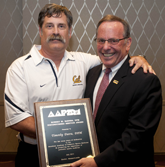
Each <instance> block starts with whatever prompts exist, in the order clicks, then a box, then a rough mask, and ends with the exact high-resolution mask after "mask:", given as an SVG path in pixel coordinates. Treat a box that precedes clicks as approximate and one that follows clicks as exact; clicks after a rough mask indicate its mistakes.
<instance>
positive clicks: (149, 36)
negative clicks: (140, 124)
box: [23, 0, 165, 97]
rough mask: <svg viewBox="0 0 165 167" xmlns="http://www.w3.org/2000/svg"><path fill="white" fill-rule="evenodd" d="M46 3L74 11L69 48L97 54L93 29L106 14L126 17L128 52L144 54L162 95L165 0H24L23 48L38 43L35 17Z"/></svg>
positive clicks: (163, 81) (164, 92)
mask: <svg viewBox="0 0 165 167" xmlns="http://www.w3.org/2000/svg"><path fill="white" fill-rule="evenodd" d="M46 3H57V4H60V5H64V6H66V7H67V8H69V9H70V10H71V12H72V14H73V20H74V22H73V31H72V38H71V40H70V45H69V47H68V50H74V51H83V52H90V53H92V54H96V44H95V42H94V41H93V40H94V38H95V29H96V25H97V23H98V21H99V20H100V19H101V18H102V17H103V16H104V15H106V14H114V15H117V16H119V17H121V18H123V19H125V20H127V21H128V23H129V24H130V27H131V37H132V39H133V43H132V46H131V50H130V54H131V55H137V54H143V55H146V57H147V60H148V62H149V63H150V64H151V65H152V66H153V68H154V70H155V71H156V73H157V75H158V76H159V78H160V80H161V83H162V85H163V96H164V97H165V0H23V18H24V19H23V25H24V26H23V51H24V53H28V51H29V49H30V47H31V46H32V45H33V44H34V43H36V44H39V43H40V38H39V34H38V24H37V17H38V13H39V11H40V9H41V8H42V7H43V6H44V5H45V4H46Z"/></svg>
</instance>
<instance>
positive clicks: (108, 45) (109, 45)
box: [103, 41, 111, 50]
mask: <svg viewBox="0 0 165 167" xmlns="http://www.w3.org/2000/svg"><path fill="white" fill-rule="evenodd" d="M110 47H111V44H110V43H108V41H105V43H104V44H103V49H104V50H108V49H110Z"/></svg>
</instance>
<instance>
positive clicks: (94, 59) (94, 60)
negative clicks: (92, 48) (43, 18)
mask: <svg viewBox="0 0 165 167" xmlns="http://www.w3.org/2000/svg"><path fill="white" fill-rule="evenodd" d="M71 54H72V55H74V57H75V58H76V59H79V60H82V61H83V62H84V63H85V64H86V67H87V69H88V70H90V69H91V68H93V67H95V66H97V65H99V64H101V60H100V58H99V56H97V55H91V54H89V53H83V52H71Z"/></svg>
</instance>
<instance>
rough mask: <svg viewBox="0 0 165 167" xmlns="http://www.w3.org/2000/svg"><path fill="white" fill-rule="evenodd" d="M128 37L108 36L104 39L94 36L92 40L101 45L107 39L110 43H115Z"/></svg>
mask: <svg viewBox="0 0 165 167" xmlns="http://www.w3.org/2000/svg"><path fill="white" fill-rule="evenodd" d="M127 38H128V37H124V38H122V39H115V38H110V39H108V40H105V39H101V38H95V39H94V40H95V41H96V42H97V43H99V44H100V45H103V44H104V43H105V41H108V43H109V44H112V45H117V44H118V43H119V41H121V40H124V39H127Z"/></svg>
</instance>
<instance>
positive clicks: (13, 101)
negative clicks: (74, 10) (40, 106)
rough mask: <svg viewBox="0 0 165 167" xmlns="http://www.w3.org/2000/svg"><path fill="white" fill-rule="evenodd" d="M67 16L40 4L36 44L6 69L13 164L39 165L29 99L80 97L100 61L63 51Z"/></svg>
mask: <svg viewBox="0 0 165 167" xmlns="http://www.w3.org/2000/svg"><path fill="white" fill-rule="evenodd" d="M72 20H73V19H72V14H71V12H70V11H69V10H68V9H67V8H66V7H64V6H60V5H56V4H47V5H45V7H44V8H43V9H42V10H41V11H40V13H39V16H38V24H39V33H40V38H41V45H34V46H33V47H32V48H31V50H30V52H29V53H28V54H27V55H25V56H23V57H20V58H18V59H17V60H15V61H14V62H13V63H12V65H11V66H10V67H9V69H8V71H7V75H6V84H5V118H6V121H5V126H6V127H10V128H12V129H14V130H17V131H19V132H20V133H19V135H18V138H19V139H20V142H19V147H18V152H17V156H16V163H15V166H16V167H26V166H27V167H29V166H31V167H33V166H35V167H37V166H39V161H38V153H37V145H36V144H37V142H36V129H35V121H34V102H41V101H55V100H67V99H78V98H82V97H83V94H84V90H85V86H86V74H87V72H88V70H89V69H91V68H92V67H94V66H96V65H98V64H100V59H99V57H98V56H96V55H90V54H86V53H80V52H68V51H67V50H66V48H67V46H68V44H69V39H70V38H71V26H72ZM141 59H142V60H141ZM134 61H140V63H137V66H136V67H135V68H134V71H133V73H134V72H135V71H136V70H137V69H138V68H139V67H141V66H143V68H144V71H145V72H147V70H148V69H149V71H150V72H152V71H153V70H152V68H151V67H150V66H149V65H148V63H147V62H146V61H145V59H143V58H136V60H134ZM134 61H132V62H134ZM132 62H131V65H132V64H133V63H132ZM76 78H78V80H79V82H78V83H77V82H76V81H77V79H76Z"/></svg>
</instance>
